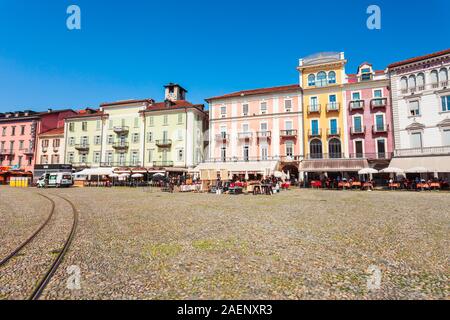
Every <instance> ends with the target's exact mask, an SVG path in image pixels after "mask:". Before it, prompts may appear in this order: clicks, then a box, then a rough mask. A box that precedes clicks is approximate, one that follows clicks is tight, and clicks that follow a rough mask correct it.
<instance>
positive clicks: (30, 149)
mask: <svg viewBox="0 0 450 320" xmlns="http://www.w3.org/2000/svg"><path fill="white" fill-rule="evenodd" d="M22 152H23V154H25V155H34V149H33V148H27V149H23V151H22Z"/></svg>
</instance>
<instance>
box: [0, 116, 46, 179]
mask: <svg viewBox="0 0 450 320" xmlns="http://www.w3.org/2000/svg"><path fill="white" fill-rule="evenodd" d="M39 122H40V117H39V113H37V112H33V111H28V110H26V111H18V112H7V113H5V114H0V166H1V167H6V168H10V169H14V170H22V171H25V172H32V171H33V166H34V161H35V158H34V151H35V145H36V136H37V132H38V127H39Z"/></svg>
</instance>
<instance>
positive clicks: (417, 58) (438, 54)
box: [388, 49, 450, 68]
mask: <svg viewBox="0 0 450 320" xmlns="http://www.w3.org/2000/svg"><path fill="white" fill-rule="evenodd" d="M449 53H450V49H446V50H442V51H438V52H434V53H430V54H427V55H424V56H419V57H415V58H410V59H406V60H403V61H399V62H395V63H392V64H390V65H388V68H395V67H399V66H402V65H405V64H409V63H413V62H418V61H421V60H425V59H430V58H435V57H439V56H442V55H445V54H449Z"/></svg>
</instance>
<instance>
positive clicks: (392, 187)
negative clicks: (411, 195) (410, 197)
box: [389, 182, 400, 189]
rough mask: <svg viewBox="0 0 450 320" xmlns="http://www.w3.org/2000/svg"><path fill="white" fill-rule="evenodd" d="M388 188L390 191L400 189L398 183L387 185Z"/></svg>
mask: <svg viewBox="0 0 450 320" xmlns="http://www.w3.org/2000/svg"><path fill="white" fill-rule="evenodd" d="M389 188H391V189H399V188H400V183H398V182H395V183H389Z"/></svg>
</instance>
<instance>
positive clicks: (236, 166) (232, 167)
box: [195, 161, 278, 174]
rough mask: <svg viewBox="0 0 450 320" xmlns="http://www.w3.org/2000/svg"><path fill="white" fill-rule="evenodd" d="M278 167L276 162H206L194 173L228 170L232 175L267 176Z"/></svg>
mask: <svg viewBox="0 0 450 320" xmlns="http://www.w3.org/2000/svg"><path fill="white" fill-rule="evenodd" d="M277 165H278V161H248V162H207V163H201V164H199V165H198V166H197V167H196V168H195V171H196V172H199V171H200V170H216V171H218V172H219V171H220V170H228V171H231V172H232V173H234V174H245V173H246V172H248V173H260V174H265V173H266V174H267V173H268V172H270V174H272V173H273V172H274V171H275V170H276V167H277Z"/></svg>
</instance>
